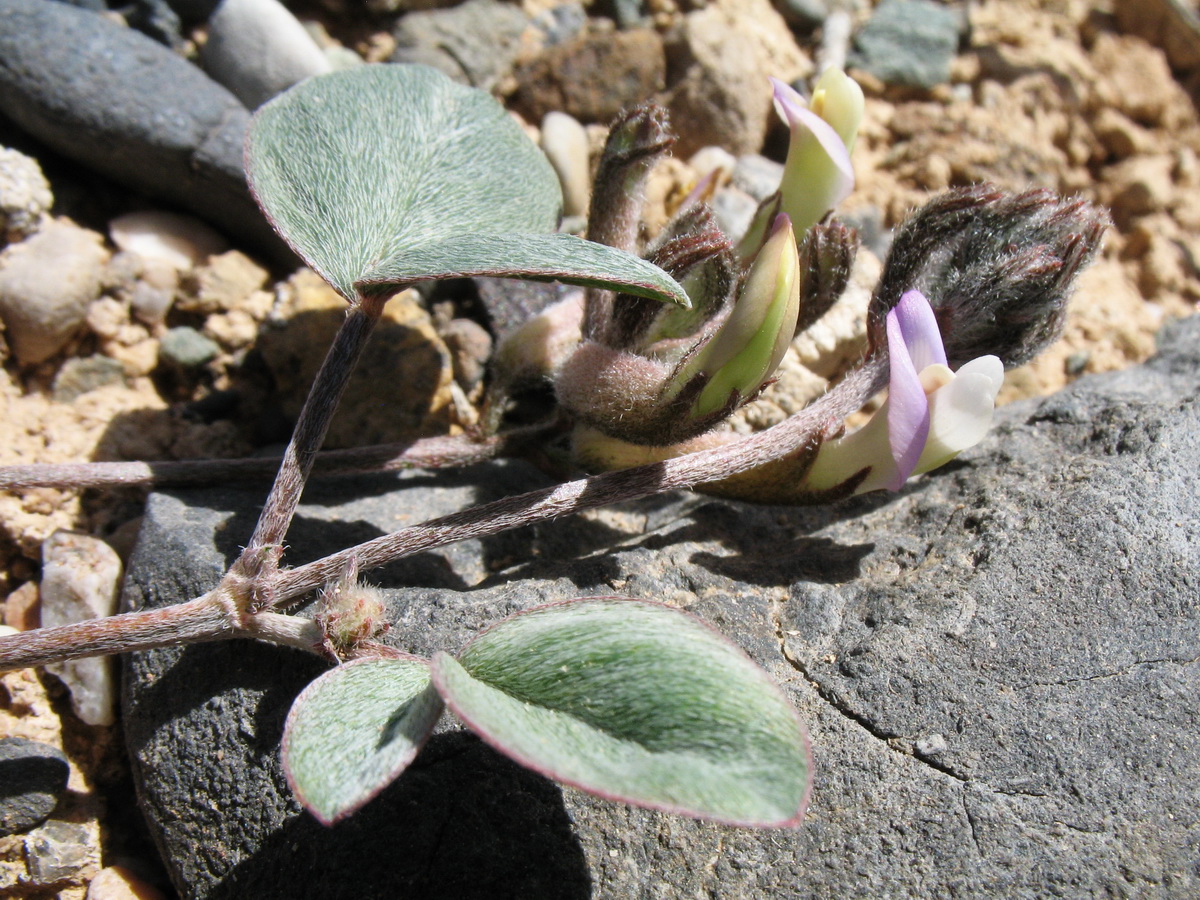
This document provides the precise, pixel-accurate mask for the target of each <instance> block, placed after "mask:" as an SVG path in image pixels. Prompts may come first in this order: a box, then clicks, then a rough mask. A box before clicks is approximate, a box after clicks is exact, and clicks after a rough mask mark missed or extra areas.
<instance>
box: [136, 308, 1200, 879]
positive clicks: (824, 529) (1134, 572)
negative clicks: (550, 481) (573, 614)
mask: <svg viewBox="0 0 1200 900" xmlns="http://www.w3.org/2000/svg"><path fill="white" fill-rule="evenodd" d="M1198 396H1200V317H1193V318H1192V319H1190V320H1187V321H1185V322H1183V323H1180V324H1178V325H1175V326H1173V327H1172V328H1171V329H1170V330H1169V331H1168V332H1167V333H1165V334H1164V336H1163V339H1162V353H1161V355H1160V356H1158V357H1157V358H1156V359H1154V360H1152V361H1151V362H1150V363H1148V364H1146V365H1144V366H1141V367H1137V368H1135V369H1132V370H1129V371H1127V372H1120V373H1113V374H1109V375H1103V376H1093V377H1089V378H1084V379H1081V380H1079V381H1078V382H1076V383H1075V384H1073V385H1072V386H1070V387H1068V388H1067V389H1065V390H1064V391H1062V392H1061V393H1060V394H1058V395H1056V396H1054V397H1051V398H1048V399H1045V400H1034V401H1028V402H1023V403H1020V404H1016V405H1014V406H1012V407H1009V408H1007V409H1004V410H1001V411H1000V413H999V415H998V424H997V427H996V429H995V430H994V432H993V434H992V435H990V436H989V437H988V439H987V440H986V441H985V442H984V443H983V444H982V445H981V446H979V447H977V448H975V449H974V450H972V451H969V452H968V453H966V454H964V455H963V456H962V457H961V458H960V459H959V460H958V461H956V462H955V463H953V464H952V465H950V466H948V467H946V468H945V469H943V470H941V471H940V472H938V473H934V474H932V475H930V476H926V477H924V478H922V479H920V480H918V481H916V482H914V483H913V484H911V485H909V486H908V487H907V488H906V489H905V490H904V491H902V492H901V493H900V494H896V495H892V494H887V495H879V496H868V497H863V498H859V499H857V500H853V501H850V502H846V503H843V504H840V505H837V506H834V507H830V508H813V509H800V510H792V509H781V508H762V507H750V506H745V505H740V504H733V503H725V502H716V501H710V500H706V499H704V498H699V497H692V496H676V495H672V496H667V497H658V498H651V499H647V500H644V501H640V502H637V503H631V504H626V505H624V506H622V507H620V508H618V509H616V510H612V511H610V512H608V513H605V514H597V515H591V516H587V517H578V518H575V519H571V520H566V521H563V522H558V523H550V524H545V525H539V526H536V527H533V528H528V529H525V530H523V531H521V532H518V533H510V534H505V535H500V536H497V537H494V538H488V539H484V540H480V541H471V542H467V543H465V544H461V545H457V546H455V547H449V548H443V549H441V550H437V551H433V552H430V553H428V554H423V555H421V556H417V557H414V558H411V559H408V560H405V561H403V562H401V563H398V564H395V565H392V566H389V567H388V568H386V569H384V570H382V571H378V572H375V573H371V575H370V576H369V580H372V581H373V582H374V583H376V584H380V585H382V586H383V587H384V588H385V589H386V590H387V596H388V598H389V604H390V606H389V611H390V616H391V618H392V620H393V622H394V627H393V629H392V631H391V632H390V639H391V640H393V641H395V642H396V643H398V644H399V645H401V646H404V647H405V648H407V649H409V650H411V651H414V652H417V653H422V654H428V653H430V652H431V651H432V650H434V649H440V648H444V649H449V650H455V649H457V648H458V647H460V646H461V645H462V643H463V642H464V641H465V640H466V639H467V638H468V636H469V635H470V634H471V633H473V632H474V631H475V630H476V629H478V628H480V627H483V626H486V625H487V624H489V623H491V622H494V621H496V620H497V619H498V618H500V617H502V616H504V615H506V614H508V613H510V612H512V611H514V610H516V609H520V608H525V607H528V606H532V605H534V604H538V603H542V602H546V601H549V600H558V599H564V598H567V597H571V596H580V595H588V594H599V593H613V592H619V593H623V594H628V595H631V596H639V597H649V598H655V599H660V600H668V601H670V602H672V603H675V604H677V605H680V606H682V607H684V608H687V609H690V610H691V611H692V612H694V613H696V614H697V615H700V616H701V617H703V618H705V619H707V620H708V621H709V622H711V623H712V624H713V625H714V626H715V627H717V628H719V629H720V630H721V631H722V632H724V633H725V634H728V635H730V636H731V637H732V638H733V639H734V640H735V641H737V642H738V643H739V644H740V645H741V646H742V647H744V648H745V649H746V650H747V652H749V653H750V654H751V656H753V657H754V658H755V659H757V660H758V661H759V662H760V663H761V664H762V665H763V666H765V667H766V669H767V670H768V671H769V672H771V674H772V675H773V676H774V677H775V678H776V679H778V680H779V681H780V683H781V684H782V685H783V686H784V688H785V690H786V691H787V693H788V694H789V696H790V697H791V698H792V700H793V701H794V702H795V703H796V705H797V707H798V709H799V710H800V713H801V715H802V717H803V718H804V719H805V720H806V721H807V722H808V723H809V728H810V731H811V737H812V744H813V750H814V756H815V772H816V776H815V777H816V780H815V787H814V793H813V800H812V805H811V807H810V810H809V815H808V817H807V819H806V821H805V822H804V823H802V824H801V826H800V827H799V828H798V829H796V830H793V831H770V832H756V831H750V830H744V829H736V828H729V827H724V826H720V825H715V824H711V823H701V822H694V821H690V820H686V819H682V818H678V817H672V816H668V815H664V814H659V813H653V812H647V811H643V810H636V809H631V808H628V807H625V806H621V805H617V804H611V803H606V802H604V801H601V800H598V799H595V798H591V797H589V796H587V795H584V794H581V793H579V792H576V791H573V790H568V789H562V788H559V787H557V786H554V785H552V784H550V783H549V782H546V781H544V780H542V779H540V778H538V777H537V776H533V775H530V774H528V773H525V772H522V771H521V770H519V769H517V768H516V767H514V766H513V765H512V764H511V763H509V762H507V761H506V760H504V759H503V758H501V757H499V756H498V755H496V754H495V753H493V752H492V751H491V750H489V749H487V748H486V747H485V746H484V745H483V744H482V742H480V741H478V740H476V739H475V738H473V737H471V736H469V735H466V734H462V733H459V732H456V731H454V730H453V729H452V728H450V727H449V726H444V728H443V731H442V732H441V733H440V734H438V735H435V737H434V738H433V739H432V741H431V743H430V745H429V747H428V748H427V749H426V750H425V751H424V752H423V754H422V755H421V756H420V757H418V759H417V761H416V763H415V764H414V765H413V766H412V768H410V769H409V771H407V772H406V773H405V774H404V775H403V776H402V777H401V778H400V779H399V780H398V781H397V782H396V784H395V785H393V786H392V787H391V788H390V789H389V790H387V791H385V792H384V794H383V795H381V797H379V798H378V799H377V800H375V801H374V802H372V803H371V804H370V805H368V806H367V807H366V808H365V809H364V810H363V811H362V812H361V813H359V814H358V815H356V816H355V817H354V818H352V819H351V820H350V821H348V822H347V823H345V824H343V825H341V826H339V827H337V828H334V829H324V828H322V827H320V826H319V825H317V824H316V823H315V821H313V820H312V819H311V818H309V817H308V816H307V815H305V814H303V813H302V812H300V811H299V809H298V808H297V807H296V805H295V803H294V802H293V801H292V800H291V799H290V797H289V795H288V792H287V788H286V785H285V783H284V779H283V776H282V772H281V771H280V767H279V761H278V750H277V745H278V741H279V736H280V731H281V728H282V722H283V718H284V716H285V714H286V712H287V708H288V706H289V704H290V702H291V699H292V698H293V697H294V696H295V693H296V692H297V690H299V688H300V687H301V686H302V685H303V684H304V683H305V682H306V681H308V680H309V679H311V678H312V677H313V676H314V675H315V674H317V673H318V672H319V671H320V670H321V665H320V664H319V663H318V662H316V661H315V660H313V659H310V658H308V657H306V656H304V655H303V654H301V653H300V652H298V651H290V650H282V649H276V648H270V647H263V646H258V645H253V644H226V645H206V646H197V647H191V648H187V649H168V650H159V651H153V652H151V653H144V654H137V655H135V656H133V657H131V658H129V659H128V660H127V663H126V673H127V676H128V678H127V680H126V685H127V701H128V703H127V709H128V714H127V716H126V720H125V721H126V729H127V736H128V740H129V747H130V753H131V757H132V759H133V763H134V769H135V776H136V779H137V781H138V784H139V790H140V793H141V799H142V803H143V807H144V809H145V811H146V814H147V817H148V820H149V822H150V823H151V827H152V829H153V830H154V831H155V833H156V835H157V839H158V841H159V843H160V846H161V847H162V848H163V850H164V853H165V856H166V858H167V862H168V866H169V868H170V870H171V872H172V875H173V878H174V879H175V881H176V883H177V886H178V887H179V888H180V891H181V894H182V896H184V897H206V898H216V897H231V898H232V897H247V896H253V897H256V898H264V900H269V898H275V897H279V898H284V897H288V898H290V897H295V896H301V895H307V896H322V897H356V898H367V900H370V898H384V897H388V898H392V897H397V896H424V897H441V896H453V897H461V898H476V897H478V898H494V897H500V896H513V897H539V898H581V900H582V898H587V897H637V898H651V897H653V898H664V900H677V898H678V900H683V898H693V897H696V896H719V897H721V898H725V900H741V898H745V900H750V898H754V900H761V898H799V897H835V896H864V897H917V896H921V897H941V896H962V897H972V898H1005V900H1008V898H1013V897H1041V896H1067V897H1096V896H1118V897H1120V896H1130V897H1132V896H1153V897H1180V898H1183V897H1191V896H1195V895H1196V893H1197V892H1198V891H1200V862H1198V861H1200V828H1198V827H1197V818H1196V805H1195V797H1196V786H1197V784H1200V749H1198V748H1197V744H1196V741H1195V735H1196V733H1197V732H1198V731H1200V662H1198V661H1197V660H1198V659H1200V607H1198V606H1197V604H1196V597H1197V595H1198V589H1200V542H1198V538H1197V535H1198V534H1200V475H1198V474H1197V473H1200V404H1198V401H1197V397H1198ZM542 483H544V481H543V479H542V477H541V476H540V475H537V474H536V473H533V472H531V471H530V470H528V469H525V468H523V467H521V466H518V465H516V464H496V465H490V466H484V467H481V468H479V469H477V470H474V471H468V472H465V473H460V474H457V475H447V474H443V475H431V474H420V473H414V474H411V475H408V476H386V477H381V478H375V479H362V480H357V481H355V482H339V483H336V484H334V483H329V484H324V485H320V484H318V485H313V486H310V488H309V490H308V491H307V492H306V495H305V504H304V505H303V506H302V507H301V510H300V514H299V517H298V519H297V521H296V524H295V526H294V527H293V531H292V533H291V534H290V535H289V537H288V548H289V549H288V554H289V557H288V558H289V561H291V562H296V563H299V562H304V561H306V560H308V559H312V558H314V557H316V556H318V555H321V554H324V553H326V552H329V551H330V550H333V549H335V548H338V547H341V546H344V545H345V544H347V543H350V542H354V541H360V540H364V539H367V538H371V537H374V536H376V535H378V534H380V533H383V532H385V531H387V530H389V529H392V528H394V527H395V526H396V524H397V519H396V517H397V515H404V516H406V517H410V518H412V517H415V516H414V513H415V515H416V516H421V517H423V516H425V515H436V514H439V513H443V512H448V511H451V510H454V509H458V508H461V507H462V506H464V505H465V504H467V503H468V502H481V501H486V500H489V499H493V498H495V497H497V496H499V495H503V494H507V493H512V492H515V491H518V490H522V489H528V488H529V487H531V486H534V485H538V484H542ZM263 493H264V492H263V491H262V490H258V491H248V490H247V491H237V492H235V491H224V490H212V491H207V492H194V493H190V494H186V495H185V494H180V495H174V496H172V495H161V494H160V495H156V496H155V497H153V498H152V499H151V501H150V504H149V508H148V511H147V516H146V520H145V522H144V525H143V529H142V540H141V542H140V544H139V546H138V549H137V551H136V552H135V554H134V559H133V561H132V564H131V571H130V577H129V580H128V582H127V595H126V598H127V600H128V601H129V602H131V603H132V604H134V605H141V604H143V603H147V602H149V603H154V604H162V603H166V602H172V601H178V600H183V599H186V598H188V597H191V596H195V595H196V594H198V593H200V592H201V591H203V590H205V589H207V588H209V587H211V586H212V584H213V583H214V582H215V580H216V579H217V578H218V576H219V574H220V572H221V571H222V569H223V568H224V567H225V566H226V565H227V564H228V563H229V562H230V561H231V560H232V559H233V558H234V557H235V556H236V554H237V552H238V546H239V544H240V543H242V542H244V540H245V537H246V535H247V534H248V533H249V531H250V529H251V528H252V527H253V522H254V518H255V515H256V513H257V507H258V505H259V504H260V503H261V500H262V496H263ZM297 858H303V859H320V860H321V861H322V864H321V865H320V866H319V867H318V866H309V865H305V866H295V865H292V864H290V861H293V860H295V859H297Z"/></svg>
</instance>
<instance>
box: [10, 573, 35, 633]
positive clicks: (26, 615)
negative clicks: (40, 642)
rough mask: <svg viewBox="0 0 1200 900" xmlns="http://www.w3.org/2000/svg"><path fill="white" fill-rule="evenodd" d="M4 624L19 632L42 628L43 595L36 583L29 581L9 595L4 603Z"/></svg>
mask: <svg viewBox="0 0 1200 900" xmlns="http://www.w3.org/2000/svg"><path fill="white" fill-rule="evenodd" d="M4 624H5V625H7V626H8V627H9V628H15V629H17V631H32V630H33V629H34V628H40V627H41V625H42V609H41V595H40V594H39V593H38V586H37V582H36V581H27V582H25V583H24V584H23V585H21V586H20V587H19V588H17V589H16V590H15V591H13V592H12V593H11V594H9V595H8V599H7V600H5V601H4Z"/></svg>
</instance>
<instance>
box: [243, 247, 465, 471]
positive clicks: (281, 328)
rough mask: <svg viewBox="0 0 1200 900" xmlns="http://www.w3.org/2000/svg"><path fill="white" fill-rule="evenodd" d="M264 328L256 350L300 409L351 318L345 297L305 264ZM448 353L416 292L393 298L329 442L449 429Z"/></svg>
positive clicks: (351, 443) (289, 403) (292, 411)
mask: <svg viewBox="0 0 1200 900" xmlns="http://www.w3.org/2000/svg"><path fill="white" fill-rule="evenodd" d="M288 286H289V288H290V292H289V294H288V295H287V296H286V297H285V298H284V301H283V303H282V304H281V306H280V308H279V309H277V310H276V312H275V314H274V315H273V316H272V318H271V319H270V320H269V321H268V322H267V324H266V325H265V326H264V328H263V331H262V334H261V336H260V338H259V343H258V347H259V349H260V350H261V351H262V354H263V356H264V357H265V359H266V361H267V365H268V366H269V367H270V369H271V372H272V374H273V375H274V376H275V382H276V385H277V387H278V389H279V392H280V394H281V395H282V397H283V410H284V412H285V413H286V414H287V415H288V416H289V417H290V418H292V419H295V417H296V416H297V415H299V413H300V408H301V406H302V405H303V403H304V398H305V397H306V396H307V395H308V390H309V387H310V386H311V385H312V382H313V379H314V378H315V376H316V374H317V369H318V368H320V365H321V362H322V361H323V360H324V358H325V353H326V351H327V350H328V349H329V346H330V344H332V343H333V337H334V335H335V334H336V333H337V330H338V328H339V326H340V325H341V323H342V321H343V320H344V319H345V316H346V301H345V300H344V299H342V297H340V296H339V295H338V294H337V293H336V292H335V291H334V290H333V288H331V287H329V285H327V284H326V283H325V282H324V281H322V280H321V278H320V277H319V276H317V275H316V274H315V273H313V272H311V271H310V270H307V269H304V270H301V271H300V272H298V273H296V275H294V276H293V277H292V278H291V279H290V280H289V282H288ZM452 381H453V371H452V367H451V363H450V354H449V351H447V350H446V346H445V344H444V343H442V340H441V339H440V338H439V337H438V336H437V334H436V333H435V331H434V328H433V323H432V321H431V320H430V318H429V314H428V313H426V312H425V311H424V310H423V309H422V308H421V307H420V305H419V304H418V302H417V299H416V297H415V294H414V293H413V292H412V291H405V292H403V293H401V294H399V295H397V296H395V297H393V298H392V299H391V300H389V301H388V304H387V306H386V307H385V308H384V313H383V317H382V319H381V321H380V322H379V324H378V325H376V326H375V331H374V333H373V334H372V335H371V340H370V342H369V343H368V344H367V347H366V349H365V350H364V351H363V355H362V358H361V359H360V360H359V363H358V366H357V367H356V369H355V371H354V374H353V375H352V376H351V377H350V382H349V384H348V385H347V388H346V393H345V395H344V396H343V398H342V402H341V404H340V406H339V407H338V411H337V414H336V415H335V416H334V418H333V422H332V424H331V425H330V428H329V435H328V437H327V438H326V446H327V447H358V446H362V445H365V444H381V443H387V442H392V441H402V440H410V439H412V438H417V437H425V436H429V435H433V434H444V433H445V432H446V431H447V430H448V429H449V426H450V422H451V413H450V411H451V399H450V384H451V382H452Z"/></svg>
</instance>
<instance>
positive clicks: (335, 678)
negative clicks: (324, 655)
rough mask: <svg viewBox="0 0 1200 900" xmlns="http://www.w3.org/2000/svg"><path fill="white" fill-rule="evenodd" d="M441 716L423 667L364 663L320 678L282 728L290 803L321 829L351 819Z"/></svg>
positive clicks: (383, 661)
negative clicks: (293, 798) (321, 825)
mask: <svg viewBox="0 0 1200 900" xmlns="http://www.w3.org/2000/svg"><path fill="white" fill-rule="evenodd" d="M442 709H443V707H442V701H441V699H440V698H439V697H438V695H437V692H436V691H434V690H433V687H432V685H431V684H430V679H429V667H428V665H427V664H426V663H425V662H424V661H422V660H415V659H414V660H407V659H403V660H397V659H364V660H356V661H354V662H349V663H346V664H345V665H342V666H338V667H337V668H336V669H331V670H330V671H328V672H326V673H325V674H324V675H322V676H321V677H320V678H318V679H317V680H316V681H314V682H313V683H312V684H310V685H309V686H308V687H307V688H305V689H304V691H302V692H301V694H300V696H299V697H297V698H296V702H295V703H294V704H293V705H292V709H291V712H289V713H288V718H287V723H286V724H285V726H284V732H283V748H282V756H283V768H284V771H285V772H286V774H287V778H288V783H289V784H290V785H291V788H292V792H293V793H294V794H295V795H296V799H297V800H299V802H300V804H301V805H302V806H303V807H304V808H305V809H307V810H308V811H309V812H311V813H312V814H313V815H314V816H315V817H316V818H317V819H318V820H320V821H321V822H323V823H325V824H326V825H329V824H332V823H334V822H337V821H338V820H340V819H343V818H345V817H346V816H348V815H350V814H351V813H353V812H355V811H356V810H358V809H359V808H360V807H362V806H363V805H364V804H366V803H367V802H368V801H369V800H371V799H372V798H373V797H375V796H376V795H377V794H378V793H379V792H380V791H381V790H383V789H384V788H385V787H387V786H388V785H389V784H391V782H392V781H394V780H395V779H396V777H397V776H398V775H399V774H400V773H401V772H402V771H403V770H404V769H405V768H406V767H407V766H408V764H409V763H410V762H412V760H413V758H414V757H415V756H416V755H417V751H418V750H420V749H421V746H422V745H423V744H424V743H425V740H426V739H427V738H428V737H429V734H430V732H431V731H432V730H433V726H434V725H435V724H436V723H437V720H438V718H439V717H440V716H441V714H442Z"/></svg>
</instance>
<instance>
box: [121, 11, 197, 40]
mask: <svg viewBox="0 0 1200 900" xmlns="http://www.w3.org/2000/svg"><path fill="white" fill-rule="evenodd" d="M123 7H124V9H125V21H126V22H128V23H129V24H130V26H132V27H133V28H136V29H137V30H138V31H140V32H142V34H145V35H148V36H149V37H152V38H154V40H156V41H158V42H159V43H160V44H166V45H167V46H168V47H178V46H180V45H181V44H182V43H183V31H182V23H181V22H180V21H179V14H178V13H176V12H175V10H174V9H172V8H171V4H170V3H168V2H167V0H134V2H133V3H132V4H123Z"/></svg>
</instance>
